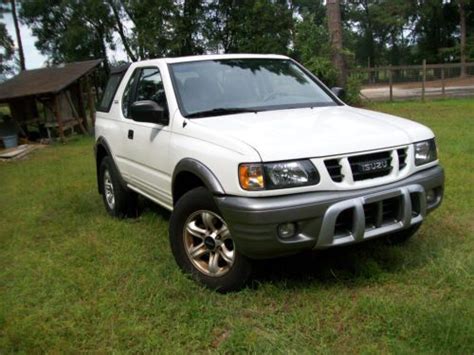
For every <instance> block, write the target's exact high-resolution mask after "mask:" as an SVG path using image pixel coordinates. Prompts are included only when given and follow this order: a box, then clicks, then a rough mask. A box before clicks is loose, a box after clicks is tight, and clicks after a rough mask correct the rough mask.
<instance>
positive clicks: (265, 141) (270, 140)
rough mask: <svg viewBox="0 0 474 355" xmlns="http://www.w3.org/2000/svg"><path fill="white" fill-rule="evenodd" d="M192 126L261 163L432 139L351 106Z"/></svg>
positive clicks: (399, 121) (413, 126) (415, 127)
mask: <svg viewBox="0 0 474 355" xmlns="http://www.w3.org/2000/svg"><path fill="white" fill-rule="evenodd" d="M193 121H194V122H195V123H196V124H198V125H204V126H205V127H207V128H209V129H212V130H216V131H217V132H219V134H224V135H227V136H231V137H233V138H235V139H238V140H240V141H243V142H245V143H246V144H248V145H250V146H252V147H253V148H254V149H255V150H257V152H258V153H259V154H260V157H261V158H262V161H277V160H289V159H300V158H316V157H325V156H331V155H338V154H345V153H355V152H361V151H365V150H374V149H381V148H388V147H394V146H399V145H404V144H409V143H413V142H416V141H421V140H424V139H429V138H432V137H433V132H432V131H431V130H430V129H428V128H427V127H425V126H423V125H421V124H418V123H416V122H413V121H410V120H406V119H403V118H399V117H395V116H391V115H387V114H383V113H380V112H372V111H368V110H362V109H356V108H352V107H350V106H331V107H320V108H314V109H311V108H304V109H291V110H278V111H264V112H258V113H243V114H237V115H226V116H218V117H208V118H202V119H196V120H193Z"/></svg>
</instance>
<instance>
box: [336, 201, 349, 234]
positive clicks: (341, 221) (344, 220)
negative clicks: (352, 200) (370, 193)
mask: <svg viewBox="0 0 474 355" xmlns="http://www.w3.org/2000/svg"><path fill="white" fill-rule="evenodd" d="M353 224H354V210H353V209H352V208H349V209H347V210H344V211H342V212H341V214H340V215H339V216H337V219H336V224H335V226H334V235H336V236H339V237H344V236H347V235H350V234H351V233H352V225H353Z"/></svg>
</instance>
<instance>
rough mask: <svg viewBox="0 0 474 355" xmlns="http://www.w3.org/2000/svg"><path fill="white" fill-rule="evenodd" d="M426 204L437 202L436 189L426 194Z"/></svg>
mask: <svg viewBox="0 0 474 355" xmlns="http://www.w3.org/2000/svg"><path fill="white" fill-rule="evenodd" d="M426 202H427V203H428V204H429V205H430V204H432V203H434V202H436V192H435V190H434V189H430V190H428V191H427V192H426Z"/></svg>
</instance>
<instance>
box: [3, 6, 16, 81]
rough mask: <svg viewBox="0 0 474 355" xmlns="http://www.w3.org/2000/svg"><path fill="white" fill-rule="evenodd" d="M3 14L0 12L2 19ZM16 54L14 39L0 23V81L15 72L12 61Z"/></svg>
mask: <svg viewBox="0 0 474 355" xmlns="http://www.w3.org/2000/svg"><path fill="white" fill-rule="evenodd" d="M1 16H2V13H1V11H0V17H1ZM14 54H15V50H14V44H13V39H12V38H11V36H10V35H9V34H8V31H7V28H6V26H5V24H4V23H0V79H3V78H4V76H5V75H6V74H11V73H12V72H13V66H12V65H11V60H12V59H13V56H14Z"/></svg>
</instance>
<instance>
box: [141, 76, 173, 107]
mask: <svg viewBox="0 0 474 355" xmlns="http://www.w3.org/2000/svg"><path fill="white" fill-rule="evenodd" d="M142 100H152V101H155V102H156V103H157V104H158V105H160V106H161V107H163V108H164V109H165V110H166V108H167V104H166V96H165V89H164V87H163V81H162V80H161V74H160V70H159V69H158V68H145V69H142V71H141V73H140V76H139V78H138V84H137V95H136V97H135V100H134V101H142Z"/></svg>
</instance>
